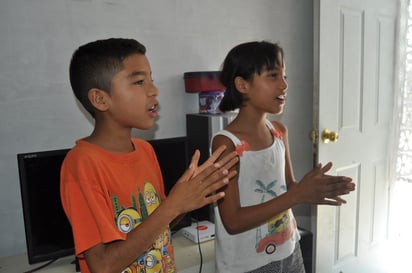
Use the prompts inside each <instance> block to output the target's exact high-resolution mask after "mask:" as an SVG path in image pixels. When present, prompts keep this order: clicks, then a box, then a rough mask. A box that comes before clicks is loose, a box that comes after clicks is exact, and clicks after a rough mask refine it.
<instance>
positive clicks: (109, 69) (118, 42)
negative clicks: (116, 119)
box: [69, 38, 146, 117]
mask: <svg viewBox="0 0 412 273" xmlns="http://www.w3.org/2000/svg"><path fill="white" fill-rule="evenodd" d="M133 54H142V55H144V54H146V48H145V46H144V45H142V44H141V43H139V42H138V41H136V40H134V39H123V38H110V39H106V40H97V41H94V42H90V43H87V44H85V45H82V46H80V47H79V48H78V49H77V50H76V51H75V52H74V53H73V56H72V59H71V62H70V68H69V70H70V84H71V86H72V89H73V92H74V95H75V96H76V98H77V99H78V100H79V101H80V103H81V104H82V105H83V107H84V108H85V109H86V110H87V111H88V112H89V113H90V114H91V115H92V116H93V117H94V108H93V106H92V104H91V103H90V101H89V99H88V96H87V93H88V92H89V90H90V89H92V88H98V89H101V90H103V91H105V92H108V93H109V92H110V89H111V83H112V79H113V77H114V75H115V74H116V73H117V72H119V71H120V70H121V69H122V67H123V61H124V60H125V59H126V58H127V57H129V56H131V55H133Z"/></svg>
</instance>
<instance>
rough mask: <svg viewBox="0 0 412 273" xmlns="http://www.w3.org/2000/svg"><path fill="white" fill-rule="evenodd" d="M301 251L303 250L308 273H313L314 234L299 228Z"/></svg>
mask: <svg viewBox="0 0 412 273" xmlns="http://www.w3.org/2000/svg"><path fill="white" fill-rule="evenodd" d="M299 233H300V242H299V243H300V249H301V250H302V257H303V263H304V265H305V271H306V273H312V264H313V233H312V232H311V231H309V230H306V229H303V228H299Z"/></svg>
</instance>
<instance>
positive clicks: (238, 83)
mask: <svg viewBox="0 0 412 273" xmlns="http://www.w3.org/2000/svg"><path fill="white" fill-rule="evenodd" d="M235 87H236V89H237V90H238V91H239V92H240V93H242V94H246V93H247V91H248V88H249V82H248V81H246V80H245V79H243V78H242V77H240V76H237V77H236V78H235Z"/></svg>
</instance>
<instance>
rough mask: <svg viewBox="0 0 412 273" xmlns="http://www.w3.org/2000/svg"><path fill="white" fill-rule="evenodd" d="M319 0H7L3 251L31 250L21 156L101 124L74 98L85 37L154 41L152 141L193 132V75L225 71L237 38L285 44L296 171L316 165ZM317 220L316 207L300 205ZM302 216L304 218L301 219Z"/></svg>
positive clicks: (1, 10)
mask: <svg viewBox="0 0 412 273" xmlns="http://www.w3.org/2000/svg"><path fill="white" fill-rule="evenodd" d="M312 5H313V3H312V1H307V0H305V1H302V0H255V1H250V0H225V1H221V0H209V1H200V0H160V1H139V0H71V1H69V0H37V1H29V0H26V1H24V0H1V2H0V126H1V127H0V128H1V129H0V139H1V149H0V219H1V220H0V256H8V255H14V254H18V253H23V252H25V251H26V245H25V237H24V225H23V215H22V207H21V200H20V188H19V178H18V170H17V160H16V154H17V153H24V152H34V151H41V150H52V149H60V148H67V147H71V146H72V145H73V143H74V141H75V140H76V139H78V138H80V137H83V136H85V135H87V134H89V133H90V132H91V130H92V122H91V121H90V120H89V119H88V118H87V117H86V116H85V115H84V113H83V112H82V111H83V110H81V108H80V107H79V105H78V104H77V103H76V101H75V99H74V96H73V95H72V92H71V89H70V85H69V82H68V63H69V60H70V57H71V54H72V52H73V51H74V50H75V48H77V47H78V46H79V45H80V44H83V43H85V42H89V41H92V40H95V39H100V38H108V37H132V38H136V39H137V40H139V41H141V42H143V44H145V45H146V46H147V48H148V57H149V60H150V62H151V66H152V70H153V77H154V80H155V83H156V84H157V86H158V87H159V89H160V94H159V100H160V104H161V109H160V117H159V119H158V122H157V124H156V126H155V127H154V128H153V130H151V131H148V132H142V131H136V132H135V135H136V136H139V137H142V138H145V139H151V138H164V137H175V136H183V135H185V130H186V128H185V122H184V120H185V114H186V113H194V112H197V111H198V104H197V103H198V102H197V95H195V94H186V93H185V92H184V82H183V73H184V72H187V71H201V70H216V69H219V67H220V64H221V63H222V61H223V58H224V57H225V55H226V53H227V52H228V50H229V49H230V48H232V47H233V46H234V45H236V44H238V43H241V42H245V41H249V40H255V39H256V40H263V39H265V40H269V41H272V42H280V43H281V45H282V46H283V47H284V49H285V53H286V62H287V75H288V81H289V93H288V101H287V106H286V110H285V113H284V114H283V116H281V117H280V119H281V120H282V121H284V122H285V123H286V124H287V125H288V127H289V131H290V142H291V146H292V147H291V153H292V158H293V160H294V167H295V173H296V176H297V178H301V177H302V175H303V173H304V171H305V170H307V169H309V168H310V166H311V144H310V142H309V140H308V137H307V134H308V132H309V131H310V129H311V123H312V84H313V81H312V64H313V61H312V49H313V47H312V42H313V38H312V19H313V15H312V13H313V12H312V11H313V9H312ZM296 214H297V215H298V221H299V220H300V223H301V225H303V226H304V227H305V226H306V227H309V224H308V223H309V220H308V218H310V209H308V208H307V207H305V206H303V207H300V208H299V209H297V211H296ZM299 218H300V219H299Z"/></svg>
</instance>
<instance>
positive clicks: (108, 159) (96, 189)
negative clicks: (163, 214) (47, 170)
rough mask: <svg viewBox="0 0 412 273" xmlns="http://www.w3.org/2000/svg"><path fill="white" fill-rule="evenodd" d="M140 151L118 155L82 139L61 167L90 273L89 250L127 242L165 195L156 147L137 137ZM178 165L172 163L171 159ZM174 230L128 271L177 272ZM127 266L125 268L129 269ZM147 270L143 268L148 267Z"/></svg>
mask: <svg viewBox="0 0 412 273" xmlns="http://www.w3.org/2000/svg"><path fill="white" fill-rule="evenodd" d="M132 141H133V144H134V147H135V151H133V152H131V153H127V154H114V153H111V152H108V151H106V150H104V149H102V148H99V147H97V146H95V145H93V144H90V143H88V142H86V141H84V140H78V141H77V142H76V145H75V146H74V148H73V149H72V150H71V151H69V153H68V154H67V156H66V158H65V160H64V162H63V165H62V169H61V182H60V183H61V185H60V186H61V188H60V190H61V199H62V204H63V208H64V210H65V212H66V215H67V217H68V219H69V221H70V223H71V225H72V230H73V235H74V241H75V248H76V255H77V256H78V258H79V262H80V269H81V272H82V273H88V272H90V271H89V269H88V268H87V264H86V261H85V259H84V257H83V252H84V251H85V250H87V249H89V248H91V247H93V246H95V245H97V244H99V243H109V242H113V241H115V240H125V239H126V234H127V233H128V232H130V231H131V230H132V229H133V228H135V227H136V226H138V225H139V224H140V223H142V222H143V221H144V220H145V219H146V218H147V217H148V216H149V215H150V214H151V213H152V212H153V211H154V210H155V209H156V208H157V207H158V206H159V204H160V203H161V201H162V200H163V199H164V198H165V193H164V185H163V179H162V174H161V170H160V167H159V164H158V161H157V158H156V155H155V153H154V150H153V148H152V146H151V145H150V144H149V143H148V142H146V141H144V140H140V139H132ZM171 164H172V162H171ZM170 236H171V235H170V230H169V229H166V230H165V231H164V233H162V234H159V237H158V239H156V240H155V241H154V242H153V245H152V246H151V247H150V248H149V249H148V250H147V251H146V252H145V253H143V254H142V255H141V256H140V257H138V258H137V259H136V260H135V261H134V262H133V263H132V264H131V265H130V266H129V268H126V269H128V270H127V271H125V272H146V271H147V272H158V271H159V270H157V269H160V268H162V269H163V272H175V271H176V269H175V264H174V255H173V248H172V245H171V237H170ZM126 269H125V270H126ZM142 269H143V270H142Z"/></svg>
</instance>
